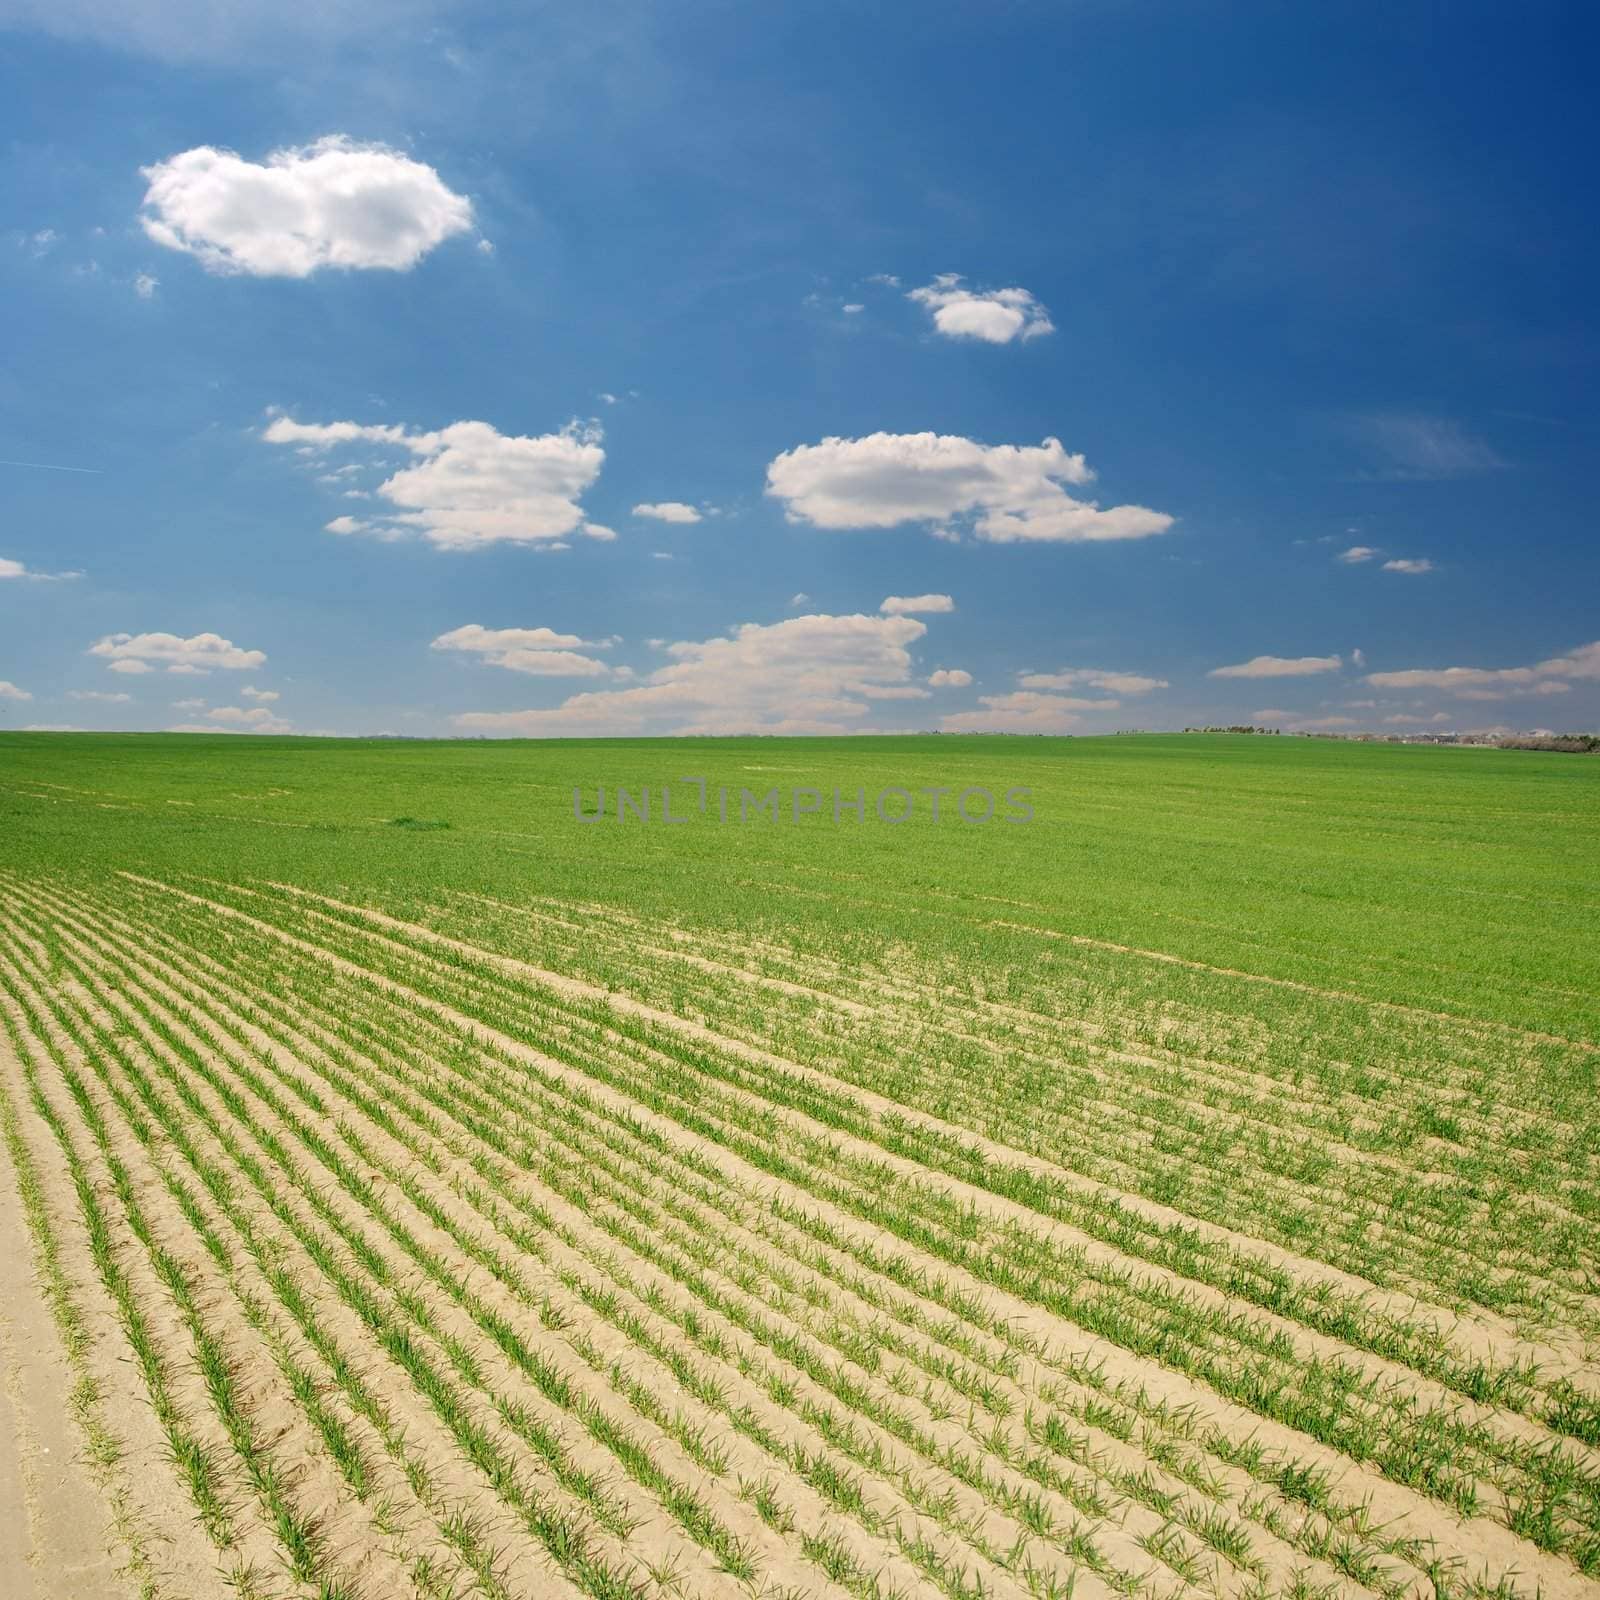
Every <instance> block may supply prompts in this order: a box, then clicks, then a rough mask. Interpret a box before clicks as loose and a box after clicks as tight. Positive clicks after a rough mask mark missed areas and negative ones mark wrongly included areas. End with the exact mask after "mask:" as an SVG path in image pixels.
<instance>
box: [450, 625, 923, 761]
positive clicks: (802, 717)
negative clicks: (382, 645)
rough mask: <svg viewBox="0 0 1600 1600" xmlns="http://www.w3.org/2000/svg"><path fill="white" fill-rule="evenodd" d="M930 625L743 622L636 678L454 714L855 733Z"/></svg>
mask: <svg viewBox="0 0 1600 1600" xmlns="http://www.w3.org/2000/svg"><path fill="white" fill-rule="evenodd" d="M926 632H927V626H926V624H924V623H921V622H918V621H917V620H916V619H915V618H914V617H881V616H880V617H868V616H803V617H791V618H789V619H788V620H786V621H783V622H776V623H771V624H760V623H746V624H744V625H743V626H741V627H738V628H736V629H734V630H733V632H732V634H731V635H730V636H728V637H726V638H717V639H706V640H702V641H691V642H680V643H677V644H671V645H667V646H666V647H665V648H666V652H667V654H668V656H669V657H670V658H671V660H670V661H669V663H668V665H666V666H664V667H660V668H658V669H657V670H656V671H654V672H651V673H649V674H648V675H647V676H646V677H645V679H644V681H643V682H641V683H639V684H637V685H635V686H632V687H629V688H625V689H605V690H591V691H588V692H585V693H582V694H577V695H573V696H572V697H571V698H570V699H568V700H566V701H565V702H564V703H563V704H561V705H560V706H557V707H555V708H554V709H551V710H531V711H507V712H485V711H477V712H468V713H466V714H464V715H462V716H458V717H457V718H456V719H455V721H456V724H457V726H458V727H461V728H463V729H466V730H470V731H475V732H480V733H491V734H500V735H504V736H507V737H515V736H533V737H538V736H555V735H572V736H580V735H586V734H608V733H639V732H645V731H649V732H661V733H674V734H730V733H794V734H801V733H848V732H850V731H852V727H853V726H856V725H859V723H860V722H861V719H863V718H864V717H866V716H867V715H868V714H869V712H870V711H871V702H872V701H873V700H878V699H883V698H886V697H896V696H895V694H894V692H895V691H898V690H899V689H902V688H905V687H915V685H914V684H913V682H912V677H911V657H910V654H909V653H908V651H907V649H906V647H907V646H908V645H910V644H912V643H914V642H915V641H916V640H918V639H920V638H922V636H923V635H924V634H925V633H926ZM886 691H888V694H887V695H886Z"/></svg>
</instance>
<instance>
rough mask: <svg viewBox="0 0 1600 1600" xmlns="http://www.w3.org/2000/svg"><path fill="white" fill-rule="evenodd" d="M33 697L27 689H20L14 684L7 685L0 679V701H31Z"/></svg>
mask: <svg viewBox="0 0 1600 1600" xmlns="http://www.w3.org/2000/svg"><path fill="white" fill-rule="evenodd" d="M31 699H33V696H32V695H31V694H29V693H28V691H27V690H26V689H19V688H18V687H17V686H16V684H14V683H7V682H6V680H5V679H4V678H0V700H31Z"/></svg>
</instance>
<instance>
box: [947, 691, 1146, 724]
mask: <svg viewBox="0 0 1600 1600" xmlns="http://www.w3.org/2000/svg"><path fill="white" fill-rule="evenodd" d="M978 704H979V705H981V706H983V707H984V709H983V710H982V711H957V712H954V713H952V714H951V715H950V716H947V717H944V718H942V719H941V720H940V723H939V726H940V727H941V728H943V729H944V730H945V732H946V733H1070V732H1072V730H1073V729H1074V728H1078V727H1081V726H1082V724H1083V718H1082V716H1080V715H1079V713H1080V712H1083V711H1114V710H1116V708H1117V706H1118V705H1119V704H1120V702H1119V701H1116V700H1079V699H1073V698H1072V697H1070V696H1068V695H1059V694H1037V693H1034V692H1033V691H1031V690H1026V689H1019V690H1016V691H1015V692H1013V693H1011V694H985V695H979V696H978Z"/></svg>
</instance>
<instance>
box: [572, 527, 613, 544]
mask: <svg viewBox="0 0 1600 1600" xmlns="http://www.w3.org/2000/svg"><path fill="white" fill-rule="evenodd" d="M578 532H579V533H581V534H582V535H583V536H584V538H585V539H598V540H599V541H600V542H601V543H602V544H610V543H611V542H612V540H613V539H615V538H616V536H617V535H616V530H615V529H614V528H608V527H607V526H606V525H605V524H604V523H603V522H586V523H584V525H583V526H582V527H581V528H579V529H578Z"/></svg>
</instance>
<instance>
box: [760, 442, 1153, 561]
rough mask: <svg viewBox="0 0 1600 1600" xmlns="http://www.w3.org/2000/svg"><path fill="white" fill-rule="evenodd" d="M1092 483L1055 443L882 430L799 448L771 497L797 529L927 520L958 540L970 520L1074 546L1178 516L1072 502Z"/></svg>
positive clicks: (996, 532)
mask: <svg viewBox="0 0 1600 1600" xmlns="http://www.w3.org/2000/svg"><path fill="white" fill-rule="evenodd" d="M1093 477H1094V474H1093V473H1092V472H1091V471H1090V470H1089V468H1088V466H1087V464H1086V463H1085V462H1084V459H1083V457H1082V456H1081V455H1068V454H1067V452H1066V451H1065V450H1064V449H1063V448H1062V447H1061V443H1060V441H1059V440H1057V439H1046V440H1045V441H1044V443H1043V444H1041V445H993V446H989V445H983V444H979V443H978V442H977V441H976V440H973V439H965V438H962V437H961V436H960V435H952V434H934V433H874V434H869V435H868V436H867V437H866V438H863V439H838V438H828V439H824V440H823V441H822V443H821V444H814V445H797V446H796V447H795V448H794V449H793V450H787V451H785V452H784V453H783V454H782V455H780V456H778V457H776V458H775V459H774V460H773V461H772V462H771V464H770V465H769V466H768V468H767V493H768V494H769V495H771V496H773V497H774V498H775V499H778V500H781V501H783V503H784V507H785V510H786V512H787V514H788V517H789V520H790V521H791V522H809V523H811V524H813V525H814V526H816V527H819V528H893V527H898V526H900V525H901V524H902V523H907V522H920V523H923V524H925V525H927V526H928V527H929V529H930V531H932V532H934V533H943V534H946V535H951V534H954V533H955V531H956V529H955V527H954V526H953V525H954V524H955V523H957V522H958V521H965V522H969V523H970V525H971V528H972V531H973V532H974V533H975V534H976V536H977V537H978V538H979V539H984V540H988V541H990V542H992V543H997V544H1008V543H1012V542H1015V541H1018V540H1042V541H1053V542H1076V541H1082V540H1103V539H1143V538H1147V537H1148V536H1150V535H1151V534H1157V533H1165V532H1166V531H1167V529H1168V528H1170V527H1171V526H1172V522H1173V519H1172V518H1171V517H1170V516H1167V515H1166V514H1165V513H1164V512H1160V511H1149V510H1147V509H1145V507H1143V506H1111V507H1108V508H1106V509H1104V510H1102V509H1101V508H1100V507H1099V506H1098V505H1097V504H1096V503H1095V502H1093V501H1080V500H1074V499H1073V498H1072V497H1071V496H1070V495H1068V494H1067V493H1066V491H1065V490H1064V489H1063V488H1062V487H1061V485H1062V484H1063V483H1071V484H1080V483H1088V482H1090V481H1091V480H1092V479H1093Z"/></svg>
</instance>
